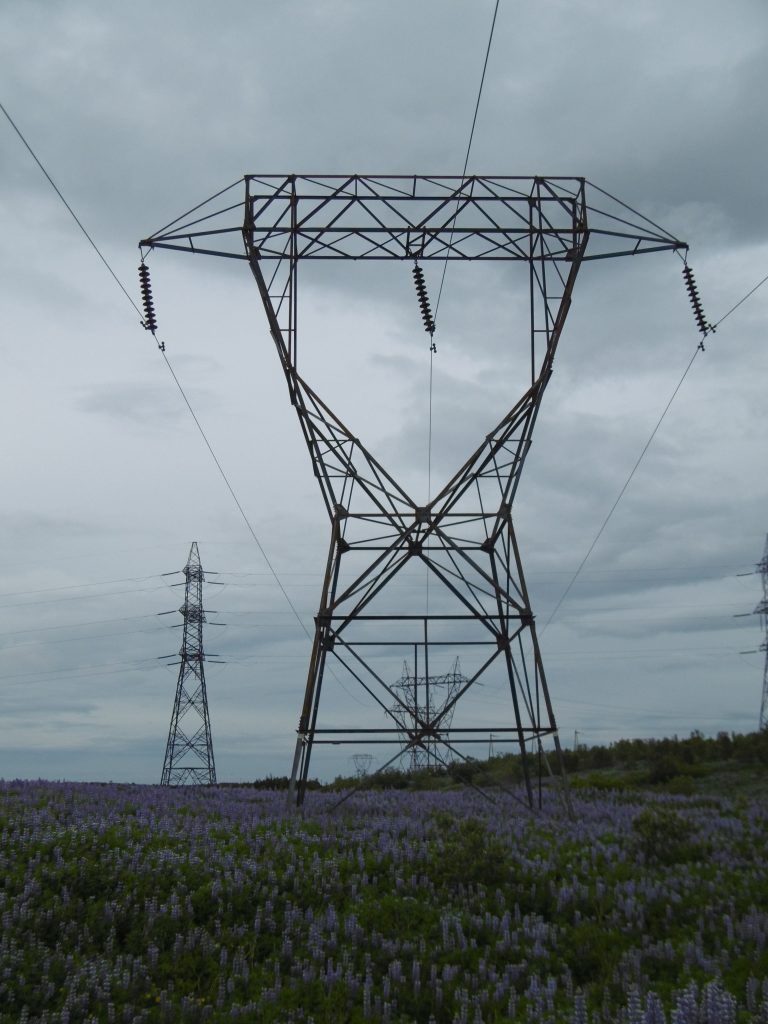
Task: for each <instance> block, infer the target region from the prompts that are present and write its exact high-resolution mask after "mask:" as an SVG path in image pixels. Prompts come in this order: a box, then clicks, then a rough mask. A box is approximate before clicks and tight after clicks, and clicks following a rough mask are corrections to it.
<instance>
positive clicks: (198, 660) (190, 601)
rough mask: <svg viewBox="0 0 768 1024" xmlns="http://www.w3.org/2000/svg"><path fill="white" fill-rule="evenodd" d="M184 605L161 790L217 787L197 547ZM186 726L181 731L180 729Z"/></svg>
mask: <svg viewBox="0 0 768 1024" xmlns="http://www.w3.org/2000/svg"><path fill="white" fill-rule="evenodd" d="M182 571H183V573H184V576H185V577H186V584H185V587H184V604H183V605H182V606H181V608H179V611H180V612H181V614H182V616H183V618H184V622H183V628H184V634H183V638H182V642H181V650H180V651H179V657H180V658H181V660H180V661H179V662H178V664H179V678H178V681H177V683H176V699H175V700H174V702H173V712H172V714H171V727H170V729H169V731H168V745H167V746H166V748H165V761H164V762H163V775H162V778H161V780H160V785H161V786H184V785H188V784H191V785H196V786H206V785H208V786H210V785H214V784H215V783H216V765H215V763H214V760H213V741H212V740H211V722H210V719H209V717H208V695H207V693H206V689H205V668H204V662H205V654H204V652H203V623H204V622H205V621H206V619H205V611H204V609H203V581H204V580H205V576H204V575H203V567H202V565H201V564H200V554H199V552H198V550H197V543H196V542H195V543H193V544H192V547H191V548H190V549H189V558H188V560H187V564H186V565H185V566H184V569H183V570H182ZM182 724H183V727H182Z"/></svg>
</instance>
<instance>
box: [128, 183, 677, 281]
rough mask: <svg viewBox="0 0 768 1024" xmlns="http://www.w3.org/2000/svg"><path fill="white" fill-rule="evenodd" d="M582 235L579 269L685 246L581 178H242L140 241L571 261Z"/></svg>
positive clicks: (254, 249) (186, 247)
mask: <svg viewBox="0 0 768 1024" xmlns="http://www.w3.org/2000/svg"><path fill="white" fill-rule="evenodd" d="M238 186H242V187H243V188H244V193H245V195H244V199H243V200H242V201H238V202H235V203H232V202H231V198H232V195H231V193H232V190H234V189H235V188H236V187H238ZM238 214H239V216H238ZM585 235H586V236H587V237H588V242H589V244H588V245H587V246H585V247H584V249H583V251H582V254H581V257H580V258H581V260H582V261H584V260H598V259H609V258H612V257H616V256H631V255H637V254H639V253H649V252H659V251H664V250H674V251H678V250H683V251H687V249H688V246H687V244H686V243H685V242H682V241H680V239H678V238H675V237H673V236H672V235H670V234H669V233H668V232H667V231H665V229H663V228H661V227H659V225H658V224H655V223H654V222H653V221H652V220H650V219H649V218H647V217H644V216H643V215H642V214H640V213H638V212H637V211H635V210H633V209H632V208H631V207H629V206H627V205H626V204H625V203H623V202H621V201H620V200H618V199H615V198H614V197H613V196H611V195H610V194H609V193H608V192H605V191H604V190H603V189H601V188H599V187H598V186H596V185H593V184H592V183H590V182H588V181H587V180H586V179H585V178H581V177H540V176H532V177H524V176H507V175H494V176H485V175H466V176H463V177H462V176H460V175H393V174H377V175H370V174H331V175H312V174H266V175H261V174H246V175H245V176H244V177H243V178H241V179H239V180H238V181H237V182H234V183H233V184H232V185H230V186H228V187H227V188H226V189H223V190H222V191H221V192H218V193H216V194H215V195H214V196H211V197H210V199H207V200H205V201H204V202H203V203H200V204H198V205H197V206H195V207H194V208H193V209H192V210H189V211H187V212H186V213H184V214H182V215H181V216H180V217H178V218H176V219H175V220H174V221H171V222H170V223H169V224H167V225H165V227H163V228H161V229H160V230H158V231H156V232H154V233H153V234H151V235H149V236H147V237H146V238H144V239H142V241H141V242H140V243H139V244H140V245H141V246H142V247H144V248H161V249H179V250H182V251H186V252H193V253H198V254H200V255H210V256H224V257H230V258H232V259H241V260H249V259H253V258H254V256H255V257H256V258H258V259H259V260H283V259H286V258H290V259H291V260H293V261H301V260H412V259H418V260H505V261H510V260H512V261H526V262H531V260H533V261H536V262H539V261H547V262H564V263H568V262H571V261H572V260H573V259H574V257H575V253H576V251H577V249H579V248H581V246H580V244H579V243H580V242H581V241H582V239H583V238H584V237H585ZM243 243H245V244H243Z"/></svg>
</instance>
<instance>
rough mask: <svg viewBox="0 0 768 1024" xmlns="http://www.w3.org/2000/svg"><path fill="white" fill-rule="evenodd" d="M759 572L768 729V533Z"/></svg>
mask: <svg viewBox="0 0 768 1024" xmlns="http://www.w3.org/2000/svg"><path fill="white" fill-rule="evenodd" d="M756 570H757V572H759V573H760V575H761V576H762V579H763V599H762V601H761V602H760V604H759V605H758V606H757V608H755V614H757V615H759V616H760V620H761V624H762V625H763V627H764V628H765V640H764V641H763V643H762V644H761V645H760V650H761V651H765V666H764V667H763V696H762V700H761V701H760V728H761V729H768V535H766V538H765V549H764V550H763V559H762V561H761V562H758V564H757V566H756Z"/></svg>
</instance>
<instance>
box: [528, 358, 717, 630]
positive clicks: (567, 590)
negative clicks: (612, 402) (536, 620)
mask: <svg viewBox="0 0 768 1024" xmlns="http://www.w3.org/2000/svg"><path fill="white" fill-rule="evenodd" d="M699 352H701V346H700V345H697V346H696V348H695V349H694V353H693V355H692V356H691V359H690V362H689V363H688V365H687V366H686V368H685V370H684V371H683V375H682V377H681V378H680V380H679V381H678V382H677V386H676V387H675V390H674V391H673V392H672V395H671V397H670V399H669V401H668V402H667V404H666V405H665V406H664V410H663V411H662V414H661V416H659V418H658V420H657V421H656V426H655V427H654V428H653V430H652V431H651V436H650V437H649V438H648V440H647V441H646V442H645V445H644V446H643V450H642V451H641V452H640V455H639V456H638V458H637V461H636V462H635V464H634V466H633V467H632V469H631V471H630V473H629V476H628V477H627V479H626V480H625V481H624V486H623V487H622V488H621V490H620V491H619V494H618V497H617V498H616V500H615V501H614V503H613V504H612V505H611V507H610V509H609V510H608V515H607V516H606V517H605V519H604V520H603V522H602V523H601V525H600V529H599V530H598V531H597V533H596V534H595V537H594V540H593V541H592V543H591V544H590V545H589V548H588V549H587V553H586V555H584V557H583V558H582V560H581V562H580V563H579V566H578V568H577V569H576V572H574V574H573V576H571V578H570V580H569V582H568V586H567V587H566V588H565V590H564V591H563V593H562V594H561V595H560V600H559V601H558V602H557V604H556V605H555V607H554V609H553V611H552V614H551V615H550V616H549V618H548V619H547V621H546V622H545V623H544V628H543V629H542V631H541V635H542V636H543V635H544V632H545V630H546V628H547V626H549V624H550V622H551V621H552V620H553V619H554V617H555V616H556V615H557V613H558V611H559V610H560V606H561V605H562V603H563V601H564V600H565V599H566V597H567V596H568V595H569V594H570V592H571V589H572V588H573V585H574V583H575V582H576V580H577V579H578V578H579V576H580V575H581V570H582V569H583V568H584V566H585V565H586V564H587V560H588V559H589V556H590V555H591V554H592V552H593V551H594V550H595V548H596V547H597V542H598V541H599V540H600V538H601V537H602V535H603V531H604V530H605V528H606V526H607V525H608V523H609V522H610V520H611V517H612V516H613V513H614V512H615V511H616V509H617V507H618V504H619V502H620V501H621V499H622V498H623V497H624V494H625V493H626V490H627V488H628V487H629V485H630V483H631V482H632V478H633V477H634V475H635V473H636V472H637V470H638V467H639V466H640V463H641V462H642V461H643V458H644V457H645V453H646V452H647V451H648V449H649V448H650V446H651V442H652V441H653V439H654V437H656V434H657V432H658V430H659V427H660V426H661V424H662V423H663V422H664V417H665V416H666V415H667V413H668V412H669V407H670V406H671V405H672V403H673V402H674V400H675V396H676V395H677V393H678V391H679V390H680V388H681V387H682V386H683V381H684V380H685V378H686V377H687V376H688V371H689V370H690V368H691V367H692V366H693V363H694V360H695V359H696V356H697V355H698V354H699Z"/></svg>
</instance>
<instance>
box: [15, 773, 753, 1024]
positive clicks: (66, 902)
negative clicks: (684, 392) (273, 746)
mask: <svg viewBox="0 0 768 1024" xmlns="http://www.w3.org/2000/svg"><path fill="white" fill-rule="evenodd" d="M337 799H338V795H337V794H332V793H310V794H309V795H308V798H307V809H306V812H305V814H304V815H303V816H299V815H297V814H296V813H291V812H289V811H288V810H287V807H286V797H285V794H284V793H282V792H269V791H257V790H255V789H250V788H245V787H243V788H218V789H217V788H212V789H167V788H162V789H161V788H160V787H144V786H127V785H111V784H110V785H97V784H75V783H49V782H2V783H0V831H2V843H1V844H0V857H2V872H0V874H1V876H2V889H1V890H0V919H1V921H2V927H1V929H0V1021H2V1022H3V1024H5V1022H8V1024H10V1022H13V1024H16V1022H30V1024H31V1022H37V1021H40V1022H47V1024H75V1022H81V1021H82V1022H88V1024H91V1022H97V1021H98V1022H102V1021H105V1022H143V1021H147V1022H153V1021H167V1022H176V1021H231V1020H242V1021H258V1022H262V1021H265V1022H270V1021H286V1022H291V1021H306V1022H310V1021H314V1022H316V1024H320V1022H325V1021H333V1022H342V1021H351V1022H357V1021H374V1022H379V1021H381V1022H386V1021H388V1022H391V1024H396V1022H410V1021H416V1022H425V1024H429V1022H435V1024H439V1022H446V1024H453V1022H462V1024H480V1022H484V1024H491V1022H501V1021H532V1022H543V1024H546V1022H556V1021H557V1022H559V1021H565V1022H574V1024H590V1022H601V1021H606V1022H608V1021H620V1022H621V1021H623V1022H627V1024H640V1022H647V1024H663V1022H668V1024H671V1022H674V1024H694V1022H696V1024H726V1022H727V1024H731V1022H740V1021H763V1022H768V863H767V854H766V849H767V847H768V805H766V803H765V802H750V801H748V800H746V799H738V800H729V799H726V798H714V797H713V798H709V797H706V798H702V797H697V798H694V797H679V796H671V795H666V796H665V795H654V797H653V798H651V797H647V796H643V795H642V794H637V793H635V794H628V793H625V792H622V793H614V794H610V793H609V794H608V795H606V793H605V792H603V793H598V792H597V791H590V790H579V791H578V792H575V793H574V794H573V802H574V812H575V813H574V815H573V817H570V816H569V815H568V814H567V813H566V810H565V808H564V807H563V806H562V805H561V803H560V801H559V800H558V799H555V797H554V795H553V796H550V797H549V806H547V807H545V809H544V811H543V812H541V813H537V814H536V815H530V814H529V813H527V812H526V811H525V810H523V809H522V808H521V806H520V805H519V804H518V803H516V802H515V801H514V800H513V799H511V798H510V797H509V796H504V795H502V796H498V797H495V800H496V803H495V804H494V805H491V804H489V803H488V802H487V801H486V800H484V799H483V798H482V797H481V796H480V795H478V794H477V793H476V792H474V791H473V790H471V789H467V790H455V791H451V792H404V791H378V792H370V793H361V794H357V795H354V796H352V797H350V799H349V800H348V801H347V802H346V803H344V804H343V805H342V806H341V807H340V808H339V809H338V810H335V811H332V810H331V806H332V804H333V803H334V802H335V801H336V800H337Z"/></svg>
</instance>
